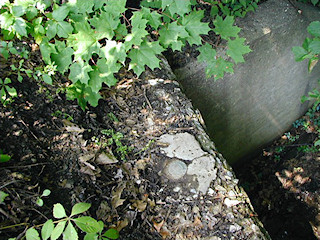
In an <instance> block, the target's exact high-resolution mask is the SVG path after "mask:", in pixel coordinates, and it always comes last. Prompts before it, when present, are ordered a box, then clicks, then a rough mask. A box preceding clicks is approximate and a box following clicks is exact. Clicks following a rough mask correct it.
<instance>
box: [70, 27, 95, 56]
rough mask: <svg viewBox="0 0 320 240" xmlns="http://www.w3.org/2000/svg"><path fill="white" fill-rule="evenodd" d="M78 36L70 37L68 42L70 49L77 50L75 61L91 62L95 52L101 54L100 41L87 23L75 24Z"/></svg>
mask: <svg viewBox="0 0 320 240" xmlns="http://www.w3.org/2000/svg"><path fill="white" fill-rule="evenodd" d="M75 29H76V31H77V33H76V34H71V35H69V37H68V39H67V41H68V45H69V46H70V47H73V49H74V50H75V52H74V57H75V60H76V61H77V60H80V59H81V58H82V59H83V60H89V59H90V58H91V56H92V53H93V52H99V49H100V44H99V42H98V40H99V39H97V38H96V34H95V32H94V30H93V29H92V28H91V27H90V25H89V23H88V22H87V21H84V22H77V23H76V24H75Z"/></svg>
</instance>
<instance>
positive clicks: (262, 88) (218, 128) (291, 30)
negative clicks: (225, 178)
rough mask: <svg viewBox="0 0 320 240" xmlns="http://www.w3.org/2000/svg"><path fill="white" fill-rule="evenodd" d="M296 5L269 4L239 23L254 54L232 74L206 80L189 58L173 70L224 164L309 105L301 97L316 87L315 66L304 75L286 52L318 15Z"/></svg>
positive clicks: (258, 143) (319, 70)
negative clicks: (198, 110)
mask: <svg viewBox="0 0 320 240" xmlns="http://www.w3.org/2000/svg"><path fill="white" fill-rule="evenodd" d="M294 4H297V3H296V2H294ZM297 6H298V7H299V8H301V10H302V14H300V13H299V12H298V11H297V8H295V7H293V5H292V4H290V3H289V1H286V0H269V1H267V2H265V3H263V4H261V5H260V7H259V9H258V10H257V11H256V12H254V13H250V14H248V15H247V17H246V18H244V19H240V20H239V21H238V24H237V25H238V26H240V27H242V28H243V31H242V33H241V34H242V36H243V37H246V38H247V40H248V43H249V45H250V47H251V49H252V50H253V51H252V52H251V53H250V54H248V55H247V56H246V57H245V58H246V62H245V63H241V64H238V65H236V67H235V74H233V75H230V74H228V75H226V76H225V77H224V79H222V80H218V81H214V80H213V79H209V80H206V78H205V73H204V68H205V64H199V63H197V62H196V61H195V60H194V59H190V62H189V63H188V64H187V65H186V66H184V67H182V68H179V69H176V70H175V71H174V72H175V74H176V75H177V79H179V81H180V83H181V84H182V85H183V87H184V89H185V92H186V94H187V96H189V97H190V98H191V99H192V101H193V103H194V105H195V107H197V108H199V109H200V111H201V113H202V115H203V117H204V120H205V122H206V125H207V130H208V132H209V134H210V135H211V137H212V138H213V140H214V142H215V144H216V146H217V149H218V150H219V151H220V152H221V153H222V154H223V155H224V156H225V157H226V159H227V160H228V161H229V163H234V162H235V161H237V160H239V159H241V158H244V157H246V156H248V155H250V154H253V153H255V151H256V150H257V149H259V148H260V147H262V146H264V145H266V144H268V143H269V142H271V141H272V140H273V139H275V138H276V137H278V136H279V135H281V134H282V133H283V132H285V131H286V130H287V129H288V128H289V127H290V125H291V124H292V122H293V121H295V120H296V119H297V118H299V117H300V116H301V115H303V114H304V113H305V112H306V110H307V108H308V107H309V105H308V103H305V104H301V102H300V98H301V96H303V95H306V94H307V93H308V91H310V90H312V89H313V88H314V87H315V86H317V80H318V78H319V73H320V68H319V67H315V69H314V70H313V72H312V73H311V74H308V72H307V62H303V63H301V62H299V63H297V62H295V60H294V55H293V53H292V51H291V49H292V47H293V46H300V45H301V44H302V42H303V40H304V38H305V37H306V36H307V29H306V27H307V26H308V24H309V23H310V21H312V20H319V19H320V14H319V10H318V9H316V8H313V7H311V6H309V5H303V4H299V5H297Z"/></svg>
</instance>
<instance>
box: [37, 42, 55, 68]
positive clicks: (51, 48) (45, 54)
mask: <svg viewBox="0 0 320 240" xmlns="http://www.w3.org/2000/svg"><path fill="white" fill-rule="evenodd" d="M39 47H40V52H41V55H42V58H43V60H44V62H45V63H47V64H50V63H51V58H50V55H51V54H52V53H53V54H57V50H56V48H55V45H54V44H52V43H50V42H49V40H48V38H47V37H45V38H43V39H42V41H41V43H40V46H39Z"/></svg>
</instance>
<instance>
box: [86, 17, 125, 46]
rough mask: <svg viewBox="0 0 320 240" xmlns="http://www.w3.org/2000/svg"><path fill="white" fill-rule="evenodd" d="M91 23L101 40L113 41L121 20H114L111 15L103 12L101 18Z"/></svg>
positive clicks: (96, 18) (92, 20) (93, 19)
mask: <svg viewBox="0 0 320 240" xmlns="http://www.w3.org/2000/svg"><path fill="white" fill-rule="evenodd" d="M90 23H91V25H92V26H93V27H94V28H95V32H96V33H97V35H98V38H99V39H103V38H107V39H109V40H111V39H112V38H113V36H114V32H113V31H114V30H115V29H117V27H118V25H119V24H120V20H119V18H114V17H113V16H112V15H111V14H110V13H106V12H102V13H101V14H99V17H95V18H92V19H91V20H90ZM102 23H103V24H102Z"/></svg>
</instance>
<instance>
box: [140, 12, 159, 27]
mask: <svg viewBox="0 0 320 240" xmlns="http://www.w3.org/2000/svg"><path fill="white" fill-rule="evenodd" d="M141 12H142V14H143V18H144V19H146V20H148V23H149V25H150V26H151V27H153V28H154V29H157V28H158V27H159V26H160V25H161V15H160V14H159V13H157V12H156V11H150V9H149V8H145V7H141Z"/></svg>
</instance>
